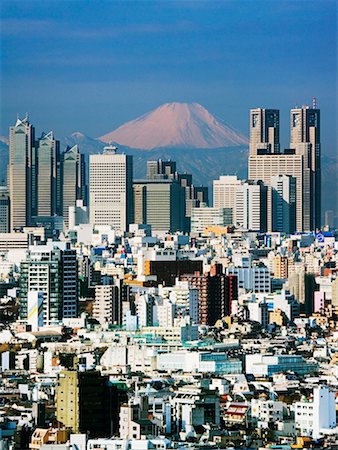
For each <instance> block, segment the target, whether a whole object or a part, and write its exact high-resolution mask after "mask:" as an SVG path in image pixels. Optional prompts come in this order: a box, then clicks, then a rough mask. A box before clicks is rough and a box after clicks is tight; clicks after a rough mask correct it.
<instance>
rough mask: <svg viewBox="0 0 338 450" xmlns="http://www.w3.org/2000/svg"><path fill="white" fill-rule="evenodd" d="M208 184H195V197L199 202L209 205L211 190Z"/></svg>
mask: <svg viewBox="0 0 338 450" xmlns="http://www.w3.org/2000/svg"><path fill="white" fill-rule="evenodd" d="M208 191H209V190H208V187H207V186H195V198H196V200H197V201H198V204H199V205H200V204H201V203H205V204H206V206H209V192H208Z"/></svg>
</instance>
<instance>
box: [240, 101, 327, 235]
mask: <svg viewBox="0 0 338 450" xmlns="http://www.w3.org/2000/svg"><path fill="white" fill-rule="evenodd" d="M314 106H315V105H314ZM259 111H261V110H258V111H256V110H252V111H251V112H250V114H251V124H250V139H252V142H251V141H250V154H249V179H250V180H261V181H263V183H264V184H266V185H267V186H271V184H272V177H275V176H279V175H289V176H292V177H294V178H295V183H296V230H297V231H313V230H315V229H317V228H319V227H320V222H321V221H320V215H321V205H320V196H321V175H320V174H321V172H320V170H321V169H320V154H321V150H320V111H319V110H318V109H316V108H315V107H313V108H309V107H307V106H304V107H302V108H296V109H292V110H291V121H290V126H291V132H290V133H291V143H290V149H286V150H284V151H283V152H282V153H280V151H279V150H278V151H276V150H273V149H272V142H277V141H278V145H277V147H276V148H278V146H279V136H278V138H277V134H278V133H279V125H278V126H276V127H270V128H269V129H270V131H271V130H274V131H273V132H272V131H271V133H272V137H273V139H272V142H270V141H269V139H266V138H265V139H263V145H262V146H261V145H260V143H259V135H260V134H261V132H260V130H261V129H262V125H261V124H262V119H261V118H260V113H259ZM254 123H257V124H258V125H257V126H256V125H254ZM257 127H258V128H257ZM264 129H265V128H264ZM270 140H271V139H270ZM271 203H272V202H271V199H270V196H268V205H267V215H268V231H272V230H273V223H272V209H273V208H272V204H271Z"/></svg>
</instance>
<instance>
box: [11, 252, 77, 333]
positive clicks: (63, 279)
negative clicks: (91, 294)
mask: <svg viewBox="0 0 338 450" xmlns="http://www.w3.org/2000/svg"><path fill="white" fill-rule="evenodd" d="M54 244H55V243H54ZM77 286H78V282H77V259H76V251H75V250H72V249H71V248H70V244H69V243H66V244H65V243H60V244H59V245H58V246H55V245H53V243H51V244H47V245H39V246H33V247H30V249H29V251H28V253H27V258H26V260H25V261H23V262H22V263H21V277H20V317H21V318H22V319H27V313H28V311H27V301H28V293H29V292H30V291H39V292H42V293H43V310H44V320H43V321H44V323H45V324H53V325H55V324H58V323H59V322H60V321H61V320H62V318H64V317H76V316H77V300H78V287H77Z"/></svg>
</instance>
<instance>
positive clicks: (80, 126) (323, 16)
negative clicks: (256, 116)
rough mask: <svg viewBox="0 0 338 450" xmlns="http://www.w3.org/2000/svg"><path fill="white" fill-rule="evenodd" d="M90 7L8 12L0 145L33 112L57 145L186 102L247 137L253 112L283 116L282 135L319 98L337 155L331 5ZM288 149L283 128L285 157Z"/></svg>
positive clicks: (15, 7) (54, 5) (5, 8)
mask: <svg viewBox="0 0 338 450" xmlns="http://www.w3.org/2000/svg"><path fill="white" fill-rule="evenodd" d="M82 5H83V8H81V9H79V8H78V7H77V2H67V3H65V2H63V3H62V4H59V3H58V2H48V5H47V4H43V3H42V2H33V3H29V2H28V3H25V5H22V4H20V7H19V3H17V2H7V1H5V2H3V3H2V27H1V35H2V40H3V52H2V54H3V56H2V61H1V62H2V84H1V93H2V99H3V101H2V114H1V116H2V119H1V124H0V134H2V135H3V134H5V135H6V134H7V129H8V127H9V126H10V125H11V122H12V118H13V116H15V114H16V113H17V112H19V113H20V115H22V114H24V112H25V111H26V110H29V111H30V113H31V115H32V117H34V122H37V123H40V124H41V127H42V129H43V130H46V131H47V130H48V131H49V129H51V128H53V130H54V131H55V133H56V135H58V136H60V137H62V136H66V135H69V134H70V133H72V132H74V131H82V132H84V133H86V134H88V135H89V136H92V137H97V136H100V135H102V134H104V133H106V132H108V131H110V130H112V129H115V128H117V127H118V126H119V125H121V124H123V123H124V122H126V121H128V120H131V119H134V118H135V117H137V116H139V115H141V114H144V113H146V112H148V111H150V110H152V109H154V108H156V107H157V106H159V105H160V104H162V103H165V102H171V101H180V102H189V103H190V102H198V103H200V104H202V105H203V106H205V107H206V108H207V109H209V110H210V111H211V112H212V113H213V114H215V115H216V116H219V117H221V118H222V119H224V120H225V121H227V122H229V123H230V124H231V125H232V126H234V127H235V128H238V129H239V130H240V131H241V132H243V133H245V134H246V135H248V124H247V111H248V110H249V109H251V108H255V107H265V108H274V107H279V108H280V110H281V122H282V123H283V122H285V120H286V117H287V115H288V110H289V108H291V107H295V106H302V104H310V103H311V101H312V97H313V96H315V97H317V101H318V107H319V108H320V109H321V110H322V115H323V117H325V119H326V122H325V125H324V126H323V129H322V144H323V153H324V154H330V155H334V154H336V147H335V145H336V105H335V102H334V101H333V99H334V98H335V95H334V93H335V92H336V78H337V73H336V51H335V49H336V21H335V17H336V14H335V12H336V3H335V2H334V1H330V0H326V1H325V2H321V3H320V4H318V2H299V3H297V4H294V3H291V2H288V1H287V2H283V3H281V4H276V3H275V2H271V1H262V2H259V3H258V4H254V3H253V2H241V3H240V4H238V2H231V1H229V2H208V3H205V2H197V3H194V4H193V3H191V2H180V3H179V4H178V3H176V2H159V3H158V4H153V3H147V8H144V3H143V2H137V3H133V2H128V4H127V5H126V4H123V5H122V3H120V2H114V4H113V5H112V4H111V3H110V2H103V3H102V4H100V6H99V7H97V8H95V10H93V7H92V6H91V4H90V2H82ZM253 5H255V6H253ZM323 5H325V6H323ZM32 6H33V7H32ZM52 11H53V14H52ZM110 17H114V21H113V22H112V21H110ZM84 23H85V25H84ZM46 29H48V30H49V32H50V31H52V34H51V35H52V37H48V36H46V33H45V30H46ZM285 30H289V31H290V33H289V34H286V33H285ZM308 30H311V33H308ZM23 39H24V41H25V53H24V54H21V51H20V48H21V46H20V43H21V42H22V40H23ZM323 48H325V51H324V52H323V51H322V49H323ZM145 49H146V51H145ZM300 56H301V65H300V64H299V61H300V60H299V57H300ZM314 56H315V61H316V64H314V63H313V62H314V59H313V58H314ZM267 73H269V74H270V75H269V76H266V74H267ZM262 74H264V75H263V76H262ZM271 75H273V76H271ZM47 105H48V106H47ZM60 111H62V114H60ZM288 140H289V136H288V132H287V127H286V126H285V125H283V126H282V127H281V143H282V145H285V143H286V142H288Z"/></svg>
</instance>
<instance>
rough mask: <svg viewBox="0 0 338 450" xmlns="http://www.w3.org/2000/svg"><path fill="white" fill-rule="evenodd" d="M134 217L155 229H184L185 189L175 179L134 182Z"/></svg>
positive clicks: (138, 221)
mask: <svg viewBox="0 0 338 450" xmlns="http://www.w3.org/2000/svg"><path fill="white" fill-rule="evenodd" d="M134 201H135V219H136V220H137V223H142V224H148V225H151V227H152V229H153V230H155V231H171V232H174V231H185V220H184V218H185V190H184V188H183V187H182V186H181V185H180V183H179V182H178V181H177V180H174V179H164V180H163V179H162V180H137V181H135V182H134Z"/></svg>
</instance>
